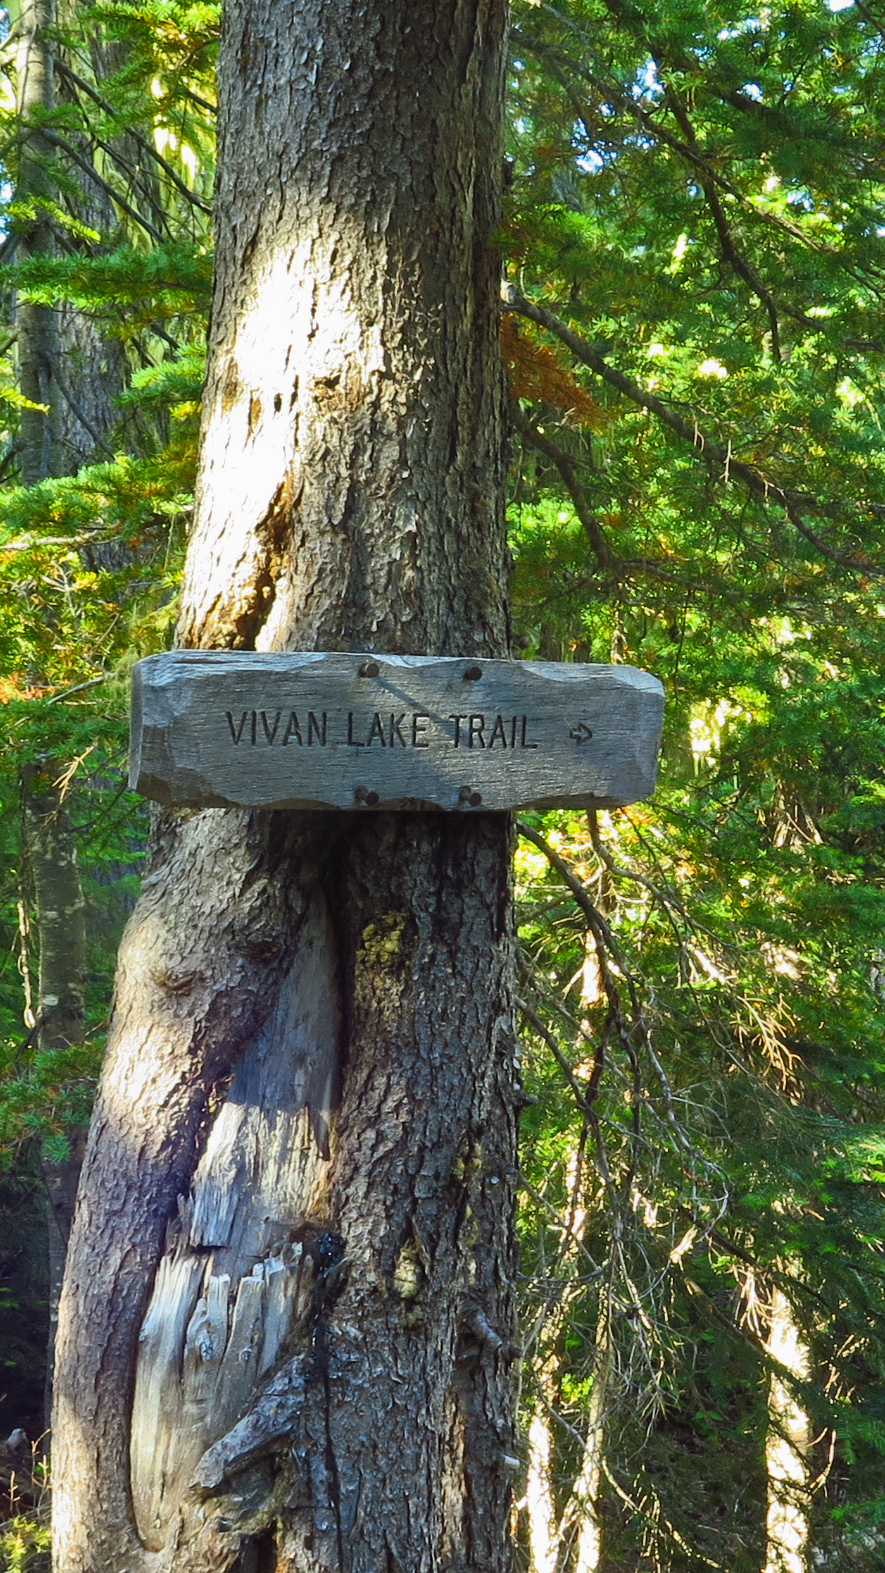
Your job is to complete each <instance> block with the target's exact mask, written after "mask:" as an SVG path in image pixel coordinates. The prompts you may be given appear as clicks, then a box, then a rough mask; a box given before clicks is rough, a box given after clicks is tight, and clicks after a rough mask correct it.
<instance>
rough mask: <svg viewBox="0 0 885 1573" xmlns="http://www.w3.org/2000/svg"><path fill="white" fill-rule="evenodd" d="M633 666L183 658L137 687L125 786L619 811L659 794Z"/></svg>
mask: <svg viewBox="0 0 885 1573" xmlns="http://www.w3.org/2000/svg"><path fill="white" fill-rule="evenodd" d="M662 713H663V689H662V687H661V684H660V683H659V682H658V680H657V678H656V677H651V676H650V675H649V673H648V672H641V671H638V670H637V668H636V667H633V666H591V665H574V666H571V665H566V664H565V663H559V662H552V661H485V660H472V659H471V658H470V657H464V658H460V659H459V658H452V657H445V658H438V657H436V656H425V655H350V654H347V655H345V654H293V655H267V654H262V653H257V652H253V651H226V650H224V651H216V650H211V651H209V650H172V651H170V652H169V653H168V654H165V655H152V656H148V657H147V658H146V659H145V660H143V661H139V662H138V664H137V665H136V667H135V668H134V672H133V680H132V734H131V763H130V785H131V786H133V787H134V788H135V790H136V791H138V792H141V793H142V794H143V795H144V796H145V797H150V798H154V799H155V800H156V801H157V802H158V803H164V804H167V805H180V806H182V807H185V806H191V807H202V808H212V807H216V808H217V807H226V806H228V805H231V804H238V805H251V806H255V807H262V808H347V809H372V808H379V809H409V808H439V809H449V810H457V811H459V812H466V813H472V812H475V811H476V810H483V809H516V808H526V807H528V806H530V805H532V806H534V807H536V808H565V807H571V806H577V807H584V806H587V807H596V808H614V807H619V806H621V805H623V804H625V803H634V802H636V801H638V800H639V799H640V798H644V797H648V796H649V794H650V793H651V792H652V790H653V789H654V784H655V774H656V770H657V757H658V745H659V743H660V736H661V718H662Z"/></svg>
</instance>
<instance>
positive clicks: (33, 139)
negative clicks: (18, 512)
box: [11, 0, 59, 486]
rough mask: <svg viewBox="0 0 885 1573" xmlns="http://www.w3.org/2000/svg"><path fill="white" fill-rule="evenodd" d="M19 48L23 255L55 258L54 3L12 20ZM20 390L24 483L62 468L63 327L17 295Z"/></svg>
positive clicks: (19, 251)
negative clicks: (49, 117) (49, 125)
mask: <svg viewBox="0 0 885 1573" xmlns="http://www.w3.org/2000/svg"><path fill="white" fill-rule="evenodd" d="M11 21H12V26H13V31H14V36H15V43H16V50H15V76H16V105H15V108H16V116H17V120H18V132H19V152H18V172H17V176H18V178H17V180H16V192H15V194H16V200H17V202H18V203H20V204H21V205H22V207H23V208H24V209H25V210H26V216H25V217H23V218H21V219H20V220H19V223H18V234H17V237H16V247H15V259H16V261H17V262H27V261H29V260H30V259H31V258H32V257H47V256H49V255H51V253H52V249H53V239H52V222H51V218H50V213H49V208H48V206H47V204H49V203H51V202H52V201H53V200H54V199H55V197H56V193H55V191H54V189H53V183H52V168H53V151H54V150H53V147H52V143H51V141H50V139H49V137H48V135H47V133H46V130H45V125H44V121H45V116H46V114H47V112H48V111H49V110H51V109H52V107H53V105H54V103H55V84H54V59H53V27H54V25H55V6H54V3H53V0H21V4H20V6H19V7H18V11H17V14H15V15H13V16H12V17H11ZM15 327H16V336H17V347H18V385H19V392H20V393H21V394H22V396H23V398H24V399H25V400H26V401H27V402H26V404H25V405H24V406H23V407H22V410H21V415H20V429H19V450H20V464H19V469H20V474H21V480H22V484H23V485H24V486H34V485H36V484H37V482H38V481H43V480H46V478H47V476H50V475H57V474H58V472H59V448H58V433H57V430H56V423H57V413H58V399H57V393H58V389H57V386H56V383H55V366H56V364H57V361H58V324H57V320H56V315H55V311H54V310H53V308H52V307H51V306H39V305H35V304H33V303H32V302H30V301H23V300H16V304H15Z"/></svg>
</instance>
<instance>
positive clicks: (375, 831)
mask: <svg viewBox="0 0 885 1573" xmlns="http://www.w3.org/2000/svg"><path fill="white" fill-rule="evenodd" d="M504 12H505V7H504V5H503V3H502V0H436V3H433V4H432V3H431V0H370V3H367V0H302V3H300V4H299V5H297V6H295V7H282V6H279V5H278V4H275V3H274V0H251V3H249V4H246V5H243V6H241V7H240V8H238V9H235V8H233V7H230V8H229V10H228V14H227V17H226V19H225V24H224V29H223V38H222V54H221V63H220V83H219V85H220V100H221V106H222V108H221V124H220V153H219V183H218V198H217V203H218V212H217V219H218V252H217V276H216V290H215V302H214V309H213V325H212V333H211V347H210V367H209V375H208V381H207V389H206V398H205V416H204V431H203V440H202V459H201V475H200V484H199V491H198V505H197V514H196V519H195V524H194V533H193V538H192V542H191V547H190V552H189V557H188V564H187V569H186V575H185V587H184V594H183V601H182V609H181V617H180V623H179V640H180V642H181V643H182V644H185V645H189V646H199V647H213V646H214V647H219V646H221V647H228V648H246V649H249V648H255V649H261V650H280V649H357V650H362V649H365V650H375V651H380V652H393V653H429V654H440V655H448V654H464V655H469V656H474V655H482V654H485V655H489V656H492V655H504V654H506V653H507V634H506V607H505V591H504V566H503V565H504V547H503V527H502V515H503V506H502V473H503V454H502V386H501V384H502V378H501V370H500V358H499V353H498V332H497V308H496V297H497V285H498V280H497V273H498V268H497V265H496V257H495V253H494V248H493V244H492V239H493V231H494V226H495V224H496V222H497V217H498V206H497V203H498V187H499V181H500V176H501V162H502V161H501V118H502V87H503V31H504V20H505V16H504ZM510 835H511V830H510V822H509V819H508V817H507V816H505V815H494V814H479V815H477V814H474V813H473V812H472V811H470V810H468V811H465V813H463V814H418V813H415V814H405V813H404V814H385V813H382V812H377V813H375V812H373V811H372V810H371V809H362V810H359V811H354V812H353V813H350V812H348V813H343V814H337V813H326V814H310V815H308V814H282V813H267V812H258V811H245V812H238V811H227V810H205V811H202V812H198V813H188V814H178V813H176V814H173V813H164V814H162V815H158V816H157V819H156V823H155V828H154V833H153V837H152V844H151V850H150V855H149V866H148V871H147V874H146V878H145V883H144V891H143V895H142V898H141V901H140V903H139V906H138V908H137V910H136V912H135V914H134V915H133V918H132V920H131V922H130V925H129V928H128V931H127V935H126V938H125V939H124V944H123V947H122V951H121V958H120V969H119V974H118V985H117V1003H116V1009H115V1012H114V1019H113V1023H112V1026H111V1032H110V1041H109V1047H108V1056H107V1062H106V1067H105V1071H104V1074H103V1078H102V1084H101V1088H100V1092H99V1098H98V1103H97V1107H96V1113H95V1117H94V1121H93V1126H92V1131H91V1135H90V1142H89V1149H88V1153H87V1158H86V1163H85V1166H84V1175H83V1181H82V1186H81V1195H80V1202H79V1205H78V1212H77V1218H76V1221H75V1227H74V1234H73V1237H72V1245H71V1252H70V1257H69V1268H68V1275H67V1280H66V1290H65V1296H64V1302H63V1310H62V1316H61V1321H60V1330H59V1346H58V1347H59V1355H58V1366H57V1386H56V1422H55V1462H54V1478H55V1482H56V1486H55V1507H54V1512H55V1524H56V1530H55V1567H56V1570H57V1573H99V1570H101V1573H105V1570H106V1569H108V1568H111V1567H112V1568H113V1569H114V1570H115V1573H147V1570H150V1573H160V1570H161V1569H170V1570H171V1569H173V1568H174V1569H175V1570H176V1573H197V1570H198V1569H209V1568H212V1569H236V1570H238V1573H258V1570H259V1569H260V1570H262V1573H284V1570H286V1573H289V1570H291V1573H295V1570H298V1573H320V1570H332V1569H334V1570H336V1573H394V1570H397V1573H399V1570H403V1573H405V1570H408V1573H424V1570H427V1573H429V1570H430V1569H434V1570H447V1573H456V1570H460V1573H468V1570H471V1573H473V1570H475V1573H479V1570H480V1569H481V1570H482V1573H499V1570H501V1573H503V1570H504V1569H505V1568H506V1567H507V1565H508V1562H509V1555H508V1549H507V1533H506V1526H507V1518H508V1487H507V1480H508V1474H507V1471H508V1469H510V1468H511V1467H512V1464H513V1459H512V1453H513V1416H512V1392H511V1375H510V1362H511V1360H512V1357H513V1354H514V1352H515V1351H514V1349H513V1346H512V1345H511V1344H510V1335H511V1324H512V1315H513V1271H514V1261H513V1239H512V1224H511V1218H512V1207H513V1191H514V1182H515V1157H514V1137H515V1118H514V1109H515V1105H516V1103H517V1101H518V1087H517V1076H516V1065H515V1059H514V1036H513V1030H512V1021H511V1001H510V964H511V914H510V881H509V854H510Z"/></svg>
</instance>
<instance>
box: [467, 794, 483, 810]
mask: <svg viewBox="0 0 885 1573" xmlns="http://www.w3.org/2000/svg"><path fill="white" fill-rule="evenodd" d="M467 801H468V803H469V804H470V807H471V808H479V805H480V803H481V802H482V793H481V792H471V794H470V796H469V798H468V799H467Z"/></svg>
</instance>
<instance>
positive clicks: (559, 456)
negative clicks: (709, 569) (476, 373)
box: [510, 399, 728, 596]
mask: <svg viewBox="0 0 885 1573" xmlns="http://www.w3.org/2000/svg"><path fill="white" fill-rule="evenodd" d="M510 418H511V420H512V421H513V424H514V426H515V427H516V429H517V431H518V432H519V434H520V436H521V437H523V438H524V439H525V441H526V442H528V443H530V444H531V446H532V447H533V448H536V449H537V450H538V452H539V453H543V454H544V455H545V457H546V458H548V459H550V460H551V462H552V463H553V464H555V465H556V468H557V470H558V471H559V474H560V476H561V478H562V482H563V485H564V486H565V488H566V491H567V492H568V494H569V496H570V498H571V500H572V505H573V507H574V510H575V513H576V514H577V516H578V519H579V521H580V523H581V524H582V525H583V526H584V531H585V533H586V535H587V539H588V541H589V542H590V547H591V550H592V551H593V553H594V555H595V557H596V560H597V562H598V563H599V566H600V568H602V569H603V570H607V571H609V572H611V574H612V576H613V577H614V578H615V579H617V580H622V579H626V578H629V577H630V575H631V574H644V575H646V576H647V577H648V578H650V579H657V580H659V581H660V582H661V583H663V584H669V585H673V586H674V587H675V588H676V589H679V590H694V591H708V590H709V588H710V586H709V581H708V582H707V583H706V584H700V583H699V582H698V581H697V580H695V579H686V578H685V577H684V575H682V574H676V573H673V572H672V571H671V570H670V569H668V568H666V567H665V566H664V565H663V564H662V563H658V562H655V560H654V558H652V557H616V556H615V555H614V553H613V552H612V550H611V547H610V546H609V543H608V538H607V536H606V534H605V532H604V531H603V529H602V527H601V525H600V524H599V523H598V521H597V520H596V518H595V516H594V515H593V513H592V512H591V510H590V508H589V507H588V505H587V499H586V497H585V495H584V488H583V487H582V485H581V483H580V481H579V480H578V477H577V474H576V469H575V463H574V460H573V459H572V456H571V454H569V453H566V451H565V449H564V448H561V447H560V446H559V444H558V443H555V442H553V441H552V440H551V438H549V437H548V436H547V435H546V433H544V432H541V431H539V430H538V428H537V426H536V425H535V424H534V422H533V421H531V420H530V419H529V417H528V416H527V415H526V414H525V412H524V410H523V409H522V407H521V406H520V404H519V403H518V402H517V401H516V400H515V399H513V400H511V403H510ZM722 593H723V594H724V595H726V596H727V595H728V591H727V589H723V591H722Z"/></svg>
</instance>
